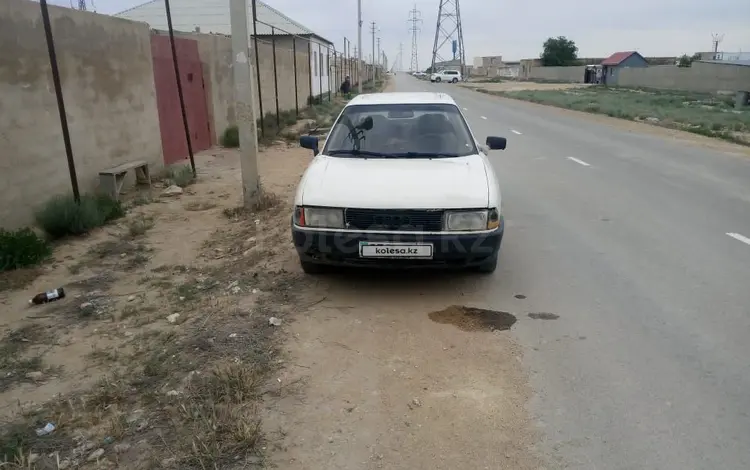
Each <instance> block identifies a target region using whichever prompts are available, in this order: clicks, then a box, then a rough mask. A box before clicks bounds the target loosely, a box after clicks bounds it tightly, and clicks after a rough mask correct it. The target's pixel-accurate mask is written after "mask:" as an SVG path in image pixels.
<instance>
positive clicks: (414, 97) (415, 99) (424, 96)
mask: <svg viewBox="0 0 750 470" xmlns="http://www.w3.org/2000/svg"><path fill="white" fill-rule="evenodd" d="M361 104H452V105H455V104H456V102H455V101H454V100H453V98H451V97H450V95H448V94H446V93H432V92H429V91H426V92H406V91H401V92H392V93H368V94H364V95H357V96H355V97H354V98H352V100H351V101H349V103H347V105H346V107H349V106H356V105H361Z"/></svg>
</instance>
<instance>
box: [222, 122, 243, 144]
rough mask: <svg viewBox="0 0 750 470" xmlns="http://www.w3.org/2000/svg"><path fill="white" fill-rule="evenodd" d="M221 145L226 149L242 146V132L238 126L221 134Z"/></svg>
mask: <svg viewBox="0 0 750 470" xmlns="http://www.w3.org/2000/svg"><path fill="white" fill-rule="evenodd" d="M220 143H221V146H222V147H225V148H239V146H240V130H239V128H238V127H237V126H229V127H227V128H226V129H224V133H223V134H221V139H220Z"/></svg>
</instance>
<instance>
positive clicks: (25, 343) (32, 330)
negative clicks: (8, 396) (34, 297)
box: [0, 323, 55, 391]
mask: <svg viewBox="0 0 750 470" xmlns="http://www.w3.org/2000/svg"><path fill="white" fill-rule="evenodd" d="M53 341H54V335H53V333H52V331H50V330H49V329H47V328H44V327H43V326H42V325H40V324H37V323H28V324H26V325H24V326H22V327H21V328H18V329H16V330H11V331H9V332H8V333H7V334H6V335H5V336H4V337H3V338H2V339H0V391H5V390H8V389H10V388H11V387H13V386H15V385H17V384H19V383H21V382H33V381H34V380H35V378H34V376H33V375H32V376H30V375H29V374H34V373H39V374H42V376H44V375H50V374H51V373H54V372H55V371H53V370H50V369H48V368H45V366H44V364H43V361H42V354H41V353H33V354H28V353H29V350H30V349H31V348H32V347H34V346H37V345H45V344H50V343H52V342H53ZM40 378H41V377H40Z"/></svg>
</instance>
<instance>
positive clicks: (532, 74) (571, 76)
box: [524, 65, 586, 83]
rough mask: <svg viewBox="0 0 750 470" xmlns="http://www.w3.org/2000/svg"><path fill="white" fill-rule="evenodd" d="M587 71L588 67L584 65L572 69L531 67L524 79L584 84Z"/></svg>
mask: <svg viewBox="0 0 750 470" xmlns="http://www.w3.org/2000/svg"><path fill="white" fill-rule="evenodd" d="M585 71H586V67H585V66H583V65H576V66H572V67H530V68H529V69H528V73H527V75H526V76H525V77H524V78H529V79H532V80H552V81H560V82H572V83H583V78H584V76H583V74H584V72H585Z"/></svg>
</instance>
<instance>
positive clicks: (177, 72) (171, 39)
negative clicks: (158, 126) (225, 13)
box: [164, 0, 197, 176]
mask: <svg viewBox="0 0 750 470" xmlns="http://www.w3.org/2000/svg"><path fill="white" fill-rule="evenodd" d="M164 6H165V8H166V13H167V27H168V28H169V44H170V46H171V47H172V62H173V63H174V75H175V79H176V80H177V96H178V98H179V99H180V111H182V125H183V126H184V127H185V140H186V142H187V148H188V155H189V156H190V168H191V169H192V170H193V176H196V175H197V173H196V170H195V158H194V157H193V143H192V142H191V139H190V126H189V125H188V118H187V110H186V109H185V96H184V94H183V93H182V78H181V77H180V67H179V65H177V62H178V61H177V48H176V47H175V45H174V30H173V29H172V12H171V11H170V9H169V0H166V1H165V2H164Z"/></svg>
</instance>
